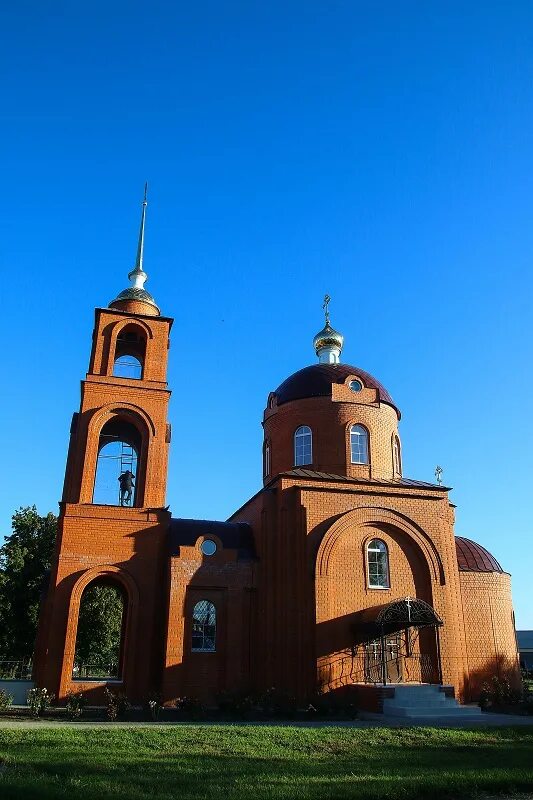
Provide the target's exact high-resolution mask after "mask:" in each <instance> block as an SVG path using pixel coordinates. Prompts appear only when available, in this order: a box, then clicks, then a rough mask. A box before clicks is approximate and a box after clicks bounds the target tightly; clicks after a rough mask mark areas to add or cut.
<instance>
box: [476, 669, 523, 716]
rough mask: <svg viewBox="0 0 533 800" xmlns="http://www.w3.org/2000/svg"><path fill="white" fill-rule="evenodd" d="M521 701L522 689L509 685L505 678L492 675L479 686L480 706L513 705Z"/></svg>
mask: <svg viewBox="0 0 533 800" xmlns="http://www.w3.org/2000/svg"><path fill="white" fill-rule="evenodd" d="M521 701H522V691H521V690H520V689H516V688H514V687H513V686H511V684H510V682H509V681H508V680H507V678H500V676H499V675H493V677H492V678H491V680H490V681H485V683H484V684H483V685H482V687H481V694H480V696H479V705H480V707H481V708H489V707H490V706H514V705H519V704H520V702H521Z"/></svg>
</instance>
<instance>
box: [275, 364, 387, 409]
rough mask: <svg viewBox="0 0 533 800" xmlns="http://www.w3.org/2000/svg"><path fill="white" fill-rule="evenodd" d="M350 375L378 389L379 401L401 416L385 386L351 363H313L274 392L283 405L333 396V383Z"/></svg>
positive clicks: (279, 404) (342, 380)
mask: <svg viewBox="0 0 533 800" xmlns="http://www.w3.org/2000/svg"><path fill="white" fill-rule="evenodd" d="M349 375H357V376H359V377H360V378H361V380H362V381H363V383H364V384H365V386H367V387H370V388H371V389H376V390H377V392H378V398H379V401H380V402H381V403H387V404H388V405H389V406H392V407H393V408H394V410H395V411H396V413H397V414H398V418H400V410H399V408H398V407H397V406H396V405H395V403H394V401H393V399H392V397H391V396H390V394H389V393H388V391H387V390H386V389H385V387H384V386H383V385H382V384H381V383H380V382H379V381H378V380H376V379H375V378H373V377H372V375H370V374H369V373H368V372H365V371H364V370H362V369H359V367H352V366H350V364H312V365H311V366H310V367H304V368H303V369H301V370H299V371H298V372H295V373H294V374H293V375H291V376H290V377H289V378H287V380H285V381H283V383H282V384H281V385H280V386H278V388H277V389H276V391H275V392H274V394H275V395H276V400H277V404H278V406H281V405H283V404H284V403H290V402H291V401H292V400H303V399H304V398H306V397H331V386H332V384H334V383H344V381H345V380H346V378H347V377H348V376H349Z"/></svg>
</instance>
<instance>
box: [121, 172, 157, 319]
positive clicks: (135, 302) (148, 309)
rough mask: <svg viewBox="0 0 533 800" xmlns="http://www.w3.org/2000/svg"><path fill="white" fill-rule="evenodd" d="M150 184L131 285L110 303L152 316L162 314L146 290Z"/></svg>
mask: <svg viewBox="0 0 533 800" xmlns="http://www.w3.org/2000/svg"><path fill="white" fill-rule="evenodd" d="M147 189H148V184H147V183H145V185H144V199H143V202H142V211H141V226H140V229H139V243H138V245H137V258H136V259H135V266H134V268H133V269H132V271H131V272H130V273H129V274H128V278H129V280H130V281H131V286H128V288H127V289H124V291H122V292H120V294H119V295H117V297H115V299H114V300H112V301H111V303H109V308H117V309H119V311H127V312H129V313H130V314H147V315H148V316H150V317H158V316H159V315H160V311H159V308H158V306H157V303H156V302H155V300H154V298H153V297H152V295H151V294H150V293H149V292H147V291H146V289H145V288H144V284H145V283H146V281H147V280H148V275H147V274H146V272H145V271H144V266H143V262H144V228H145V222H146V206H147V205H148V202H147V200H146V193H147Z"/></svg>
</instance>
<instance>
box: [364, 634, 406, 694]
mask: <svg viewBox="0 0 533 800" xmlns="http://www.w3.org/2000/svg"><path fill="white" fill-rule="evenodd" d="M403 659H404V654H403V652H402V636H401V634H394V635H392V636H387V637H386V639H385V668H386V671H387V675H386V680H387V683H401V682H402V681H403ZM365 680H366V681H368V682H369V683H381V682H382V680H383V659H382V654H381V640H380V639H377V640H375V641H373V642H368V644H366V645H365Z"/></svg>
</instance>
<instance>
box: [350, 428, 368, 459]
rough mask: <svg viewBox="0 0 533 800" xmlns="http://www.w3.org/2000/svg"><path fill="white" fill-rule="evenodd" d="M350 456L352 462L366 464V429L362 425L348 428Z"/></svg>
mask: <svg viewBox="0 0 533 800" xmlns="http://www.w3.org/2000/svg"><path fill="white" fill-rule="evenodd" d="M350 457H351V462H352V464H368V431H367V429H366V428H363V426H362V425H352V427H351V428H350Z"/></svg>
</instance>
